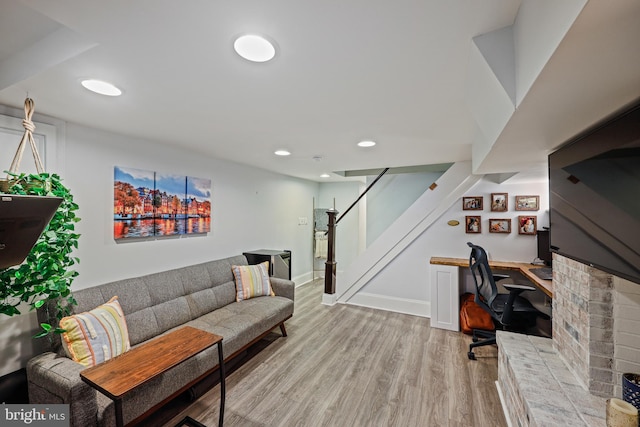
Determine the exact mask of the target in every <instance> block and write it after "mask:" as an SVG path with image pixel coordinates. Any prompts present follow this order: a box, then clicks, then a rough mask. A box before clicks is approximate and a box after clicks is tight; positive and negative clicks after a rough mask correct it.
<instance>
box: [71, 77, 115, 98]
mask: <svg viewBox="0 0 640 427" xmlns="http://www.w3.org/2000/svg"><path fill="white" fill-rule="evenodd" d="M81 84H82V86H84V87H85V88H86V89H89V90H90V91H91V92H95V93H99V94H100V95H106V96H120V95H122V91H121V90H120V89H118V88H117V87H116V86H114V85H112V84H111V83H107V82H103V81H101V80H94V79H88V80H83V81H82V82H81Z"/></svg>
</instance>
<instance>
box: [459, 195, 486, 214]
mask: <svg viewBox="0 0 640 427" xmlns="http://www.w3.org/2000/svg"><path fill="white" fill-rule="evenodd" d="M483 199H484V197H482V196H467V197H463V198H462V210H465V211H481V210H482V209H483V206H482V202H483Z"/></svg>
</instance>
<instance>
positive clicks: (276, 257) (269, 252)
mask: <svg viewBox="0 0 640 427" xmlns="http://www.w3.org/2000/svg"><path fill="white" fill-rule="evenodd" d="M243 255H244V256H245V257H247V262H249V264H251V265H255V264H260V263H261V262H265V261H269V276H271V277H277V278H280V279H288V280H291V251H288V250H282V251H281V250H273V249H258V250H256V251H250V252H244V253H243Z"/></svg>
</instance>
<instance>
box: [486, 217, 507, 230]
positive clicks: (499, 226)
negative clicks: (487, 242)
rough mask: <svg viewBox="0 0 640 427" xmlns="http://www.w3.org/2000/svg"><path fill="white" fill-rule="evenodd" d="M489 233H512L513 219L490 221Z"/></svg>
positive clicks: (493, 219) (494, 219)
mask: <svg viewBox="0 0 640 427" xmlns="http://www.w3.org/2000/svg"><path fill="white" fill-rule="evenodd" d="M489 233H511V218H492V219H490V220H489Z"/></svg>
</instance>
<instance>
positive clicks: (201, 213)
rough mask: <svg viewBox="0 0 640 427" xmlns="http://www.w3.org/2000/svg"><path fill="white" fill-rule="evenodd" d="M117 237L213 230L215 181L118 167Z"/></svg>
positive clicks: (176, 234) (115, 210)
mask: <svg viewBox="0 0 640 427" xmlns="http://www.w3.org/2000/svg"><path fill="white" fill-rule="evenodd" d="M113 190H114V198H113V202H114V203H113V215H114V216H113V218H114V228H113V230H114V238H115V239H116V240H119V239H127V238H140V237H158V236H179V235H183V234H201V233H208V232H209V231H211V180H209V179H205V178H197V177H188V176H184V175H172V174H165V173H159V172H154V171H147V170H142V169H135V168H126V167H120V166H116V167H115V168H114V185H113Z"/></svg>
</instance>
